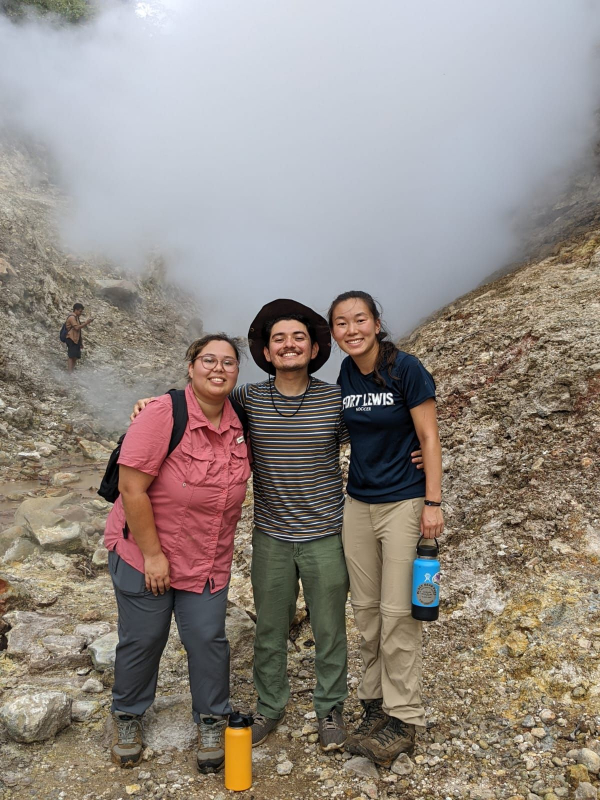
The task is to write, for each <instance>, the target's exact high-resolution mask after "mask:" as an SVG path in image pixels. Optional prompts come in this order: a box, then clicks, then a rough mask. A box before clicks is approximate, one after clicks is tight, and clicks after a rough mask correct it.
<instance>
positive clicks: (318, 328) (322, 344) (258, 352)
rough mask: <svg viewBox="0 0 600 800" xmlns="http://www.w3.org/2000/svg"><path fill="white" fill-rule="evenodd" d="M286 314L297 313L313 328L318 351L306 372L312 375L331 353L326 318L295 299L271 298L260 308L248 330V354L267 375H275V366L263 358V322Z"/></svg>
mask: <svg viewBox="0 0 600 800" xmlns="http://www.w3.org/2000/svg"><path fill="white" fill-rule="evenodd" d="M287 314H290V315H296V314H298V315H301V316H303V317H306V318H307V319H308V320H309V321H310V323H311V324H312V326H313V328H314V329H315V336H316V343H317V344H318V345H319V352H318V353H317V355H316V356H315V358H313V359H312V360H311V362H310V363H309V365H308V372H309V374H311V375H312V373H313V372H316V371H317V370H319V369H321V367H322V366H323V364H324V363H325V362H326V361H327V359H328V358H329V356H330V355H331V333H330V332H329V325H328V324H327V320H326V319H325V318H324V317H322V316H321V315H320V314H317V312H316V311H313V310H312V308H309V307H308V306H304V305H302V303H298V302H296V300H285V299H280V300H273V302H271V303H267V305H266V306H263V307H262V308H261V310H260V311H259V312H258V314H257V315H256V317H255V318H254V321H253V322H252V324H251V325H250V329H249V331H248V346H249V347H250V354H251V355H252V358H253V359H254V362H255V363H256V364H257V365H258V366H259V367H260V368H261V369H263V370H264V371H265V372H268V373H269V375H275V367H274V366H273V364H271V362H270V361H267V359H266V358H265V347H267V346H268V342H266V341H265V340H264V339H263V335H262V330H263V328H264V326H265V324H266V323H267V322H269V321H270V320H272V319H278V318H279V317H285V316H286V315H287Z"/></svg>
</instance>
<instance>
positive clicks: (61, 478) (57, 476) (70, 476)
mask: <svg viewBox="0 0 600 800" xmlns="http://www.w3.org/2000/svg"><path fill="white" fill-rule="evenodd" d="M78 480H79V475H76V474H75V473H74V472H55V473H54V475H53V476H52V480H51V481H50V483H51V484H52V486H68V485H69V484H70V483H77V481H78Z"/></svg>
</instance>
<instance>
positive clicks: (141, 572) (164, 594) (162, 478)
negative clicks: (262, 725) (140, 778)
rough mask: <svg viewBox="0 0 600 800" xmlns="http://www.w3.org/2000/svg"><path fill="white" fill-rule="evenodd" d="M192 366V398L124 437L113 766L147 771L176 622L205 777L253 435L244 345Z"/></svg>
mask: <svg viewBox="0 0 600 800" xmlns="http://www.w3.org/2000/svg"><path fill="white" fill-rule="evenodd" d="M186 358H187V360H188V385H187V388H186V389H185V392H184V393H177V396H175V395H173V396H172V397H170V396H169V395H168V394H166V395H163V396H162V397H159V398H157V399H156V400H155V401H154V402H153V403H151V404H150V405H149V406H148V408H147V410H146V411H145V413H144V414H141V415H140V416H139V417H138V418H137V419H135V420H134V421H133V422H132V424H131V426H130V428H129V430H128V431H127V434H126V436H125V438H124V440H123V443H122V445H121V452H120V455H119V461H118V463H119V492H120V494H119V496H118V497H117V499H116V501H115V504H114V506H113V508H112V510H111V512H110V514H109V515H108V518H107V520H106V530H105V536H104V541H105V544H106V548H107V550H108V568H109V572H110V575H111V577H112V581H113V585H114V590H115V596H116V599H117V606H118V609H119V643H118V645H117V651H116V660H115V677H114V685H113V689H112V696H113V702H112V707H111V711H112V719H113V723H114V726H113V744H112V760H113V761H114V762H115V763H117V764H119V766H121V767H133V766H135V765H136V764H139V763H140V760H141V757H142V715H143V714H144V712H145V711H146V710H147V709H148V708H149V707H150V705H152V702H153V701H154V695H155V692H156V684H157V678H158V668H159V664H160V658H161V655H162V652H163V650H164V648H165V645H166V643H167V639H168V637H169V629H170V627H171V619H172V616H173V614H175V620H176V622H177V628H178V630H179V636H180V638H181V641H182V643H183V646H184V648H185V650H186V653H187V662H188V670H189V680H190V689H191V694H192V712H193V717H194V721H195V722H196V723H197V725H198V750H197V754H196V760H197V764H198V769H199V771H200V772H202V773H210V772H216V771H217V770H218V769H221V767H222V766H223V763H224V758H225V755H224V748H223V740H224V732H225V727H226V725H227V716H228V715H229V714H230V713H231V711H232V709H231V705H230V702H229V643H228V641H227V636H226V633H225V613H226V611H227V591H228V588H229V580H230V577H231V562H232V557H233V539H234V533H235V529H236V525H237V523H238V520H239V519H240V516H241V513H242V503H243V502H244V498H245V496H246V482H247V480H248V478H249V477H250V466H249V463H248V449H247V444H246V441H245V436H244V426H243V424H242V422H240V419H239V417H238V415H237V413H236V411H235V410H234V407H233V406H232V404H231V403H230V402H229V400H228V395H229V394H230V392H231V390H232V389H233V387H234V386H235V384H236V381H237V378H238V372H239V363H240V362H239V360H240V353H239V349H238V345H237V343H236V342H235V340H233V339H231V338H230V337H228V336H226V335H225V334H215V335H206V336H204V337H202V338H201V339H197V340H196V341H195V342H193V343H192V344H191V345H190V347H189V348H188V351H187V354H186ZM181 394H183V397H181ZM182 403H183V406H182ZM182 409H183V412H184V413H183V418H184V420H185V427H184V430H183V431H182V430H181V428H182V425H181V422H180V420H181V417H182V414H181V410H182ZM176 423H177V425H176ZM178 436H181V439H180V440H179V441H176V439H177V437H178ZM172 437H174V439H173V441H172Z"/></svg>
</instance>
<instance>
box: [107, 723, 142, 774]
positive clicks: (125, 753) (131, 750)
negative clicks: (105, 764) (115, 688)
mask: <svg viewBox="0 0 600 800" xmlns="http://www.w3.org/2000/svg"><path fill="white" fill-rule="evenodd" d="M111 716H112V720H113V743H112V748H111V751H110V754H111V758H112V760H113V761H114V762H115V764H118V765H119V766H120V767H135V765H136V764H137V763H138V762H139V761H140V759H141V757H142V718H141V717H140V716H139V715H138V714H126V713H125V712H124V711H113V712H112V715H111Z"/></svg>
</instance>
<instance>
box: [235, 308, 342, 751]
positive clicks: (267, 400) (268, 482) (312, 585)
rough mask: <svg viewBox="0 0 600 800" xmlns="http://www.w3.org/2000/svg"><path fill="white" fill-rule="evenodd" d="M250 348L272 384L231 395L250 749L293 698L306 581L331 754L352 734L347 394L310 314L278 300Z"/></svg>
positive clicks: (323, 330) (317, 695)
mask: <svg viewBox="0 0 600 800" xmlns="http://www.w3.org/2000/svg"><path fill="white" fill-rule="evenodd" d="M248 340H249V345H250V352H251V354H252V357H253V359H254V361H255V362H256V363H257V364H258V366H259V367H261V368H262V369H264V370H265V371H266V372H267V373H268V374H269V377H268V379H267V380H266V381H262V382H261V383H254V384H246V385H244V386H240V387H237V388H236V389H234V391H233V393H232V395H231V397H232V398H233V399H235V400H237V401H238V402H239V403H240V404H241V405H242V406H243V407H244V409H245V411H246V414H247V416H248V423H249V429H250V441H251V445H252V454H253V467H254V531H253V539H252V545H253V554H252V568H251V577H252V587H253V591H254V601H255V605H256V613H257V621H256V635H255V644H254V683H255V687H256V691H257V693H258V702H257V711H256V714H255V715H254V725H253V726H252V742H253V745H257V744H260V743H261V742H263V741H264V740H265V739H266V738H267V736H268V735H269V734H270V733H271V732H272V731H273V730H274V729H275V728H276V727H277V724H278V723H279V722H280V721H281V719H283V715H284V712H285V707H286V704H287V701H288V698H289V694H290V689H289V681H288V676H287V642H288V636H289V628H290V624H291V622H292V619H293V617H294V614H295V611H296V599H297V596H298V588H299V583H298V581H299V580H301V581H302V588H303V591H304V598H305V600H306V604H307V607H308V610H309V613H310V621H311V626H312V630H313V636H314V640H315V673H316V687H315V691H314V707H315V711H316V713H317V717H318V721H319V739H320V743H321V747H322V748H323V749H324V750H334V749H339V748H341V747H342V745H343V743H344V741H345V740H346V736H347V734H346V729H345V726H344V721H343V717H342V709H343V703H344V700H345V698H346V697H347V694H348V691H347V653H346V621H345V604H346V598H347V593H348V576H347V571H346V564H345V561H344V554H343V549H342V542H341V529H342V509H343V494H342V472H341V467H340V459H339V448H340V444H341V443H342V442H344V441H347V433H346V429H345V426H344V424H343V420H342V406H341V395H340V390H339V387H338V386H335V385H331V384H329V383H325V382H324V381H321V380H319V379H318V378H316V377H314V373H315V372H316V371H317V370H318V369H319V368H320V367H322V366H323V364H324V363H325V362H326V361H327V359H328V358H329V355H330V353H331V337H330V333H329V326H328V325H327V322H326V321H325V319H324V318H323V317H322V316H320V315H319V314H317V313H316V312H315V311H313V310H312V309H311V308H309V307H308V306H305V305H302V304H301V303H298V302H296V301H294V300H286V299H280V300H274V301H273V302H271V303H268V304H267V305H265V306H263V308H262V309H261V310H260V311H259V313H258V315H257V316H256V318H255V319H254V321H253V322H252V324H251V326H250V330H249V332H248Z"/></svg>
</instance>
